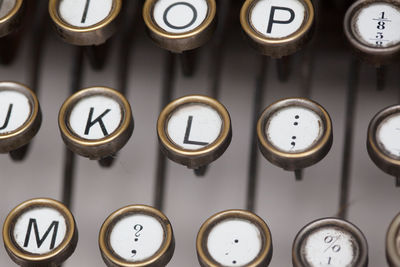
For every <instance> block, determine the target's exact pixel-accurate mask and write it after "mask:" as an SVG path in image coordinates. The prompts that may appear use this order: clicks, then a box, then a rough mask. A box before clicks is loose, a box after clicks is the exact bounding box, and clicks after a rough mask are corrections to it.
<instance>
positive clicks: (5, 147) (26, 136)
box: [0, 82, 42, 153]
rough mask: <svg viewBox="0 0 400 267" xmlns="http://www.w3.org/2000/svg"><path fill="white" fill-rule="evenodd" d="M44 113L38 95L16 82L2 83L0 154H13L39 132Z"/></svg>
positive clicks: (0, 96) (0, 97) (0, 94)
mask: <svg viewBox="0 0 400 267" xmlns="http://www.w3.org/2000/svg"><path fill="white" fill-rule="evenodd" d="M41 123H42V113H41V110H40V105H39V101H38V99H37V98H36V95H35V93H34V92H33V91H31V90H30V89H29V88H28V87H26V86H25V85H23V84H20V83H16V82H0V153H9V152H13V151H15V150H17V149H19V148H21V147H23V146H25V145H27V144H28V143H29V142H30V141H31V139H32V138H33V137H34V136H35V135H36V134H37V132H38V131H39V128H40V125H41Z"/></svg>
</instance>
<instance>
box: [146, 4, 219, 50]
mask: <svg viewBox="0 0 400 267" xmlns="http://www.w3.org/2000/svg"><path fill="white" fill-rule="evenodd" d="M215 14H216V3H215V0H185V1H178V0H146V2H145V4H144V7H143V18H144V21H145V23H146V26H147V28H148V32H149V35H150V37H151V38H152V39H153V40H154V42H156V43H157V44H158V45H159V46H161V47H162V48H164V49H167V50H170V51H172V52H175V53H181V52H183V51H187V50H192V49H195V48H198V47H200V46H202V45H203V44H204V43H205V42H207V41H208V39H210V37H211V36H212V33H213V31H214V28H215V27H214V26H215Z"/></svg>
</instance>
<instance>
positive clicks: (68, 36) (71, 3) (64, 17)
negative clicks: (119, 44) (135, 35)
mask: <svg viewBox="0 0 400 267" xmlns="http://www.w3.org/2000/svg"><path fill="white" fill-rule="evenodd" d="M121 6H122V0H50V2H49V13H50V16H51V19H52V20H53V24H54V26H55V29H56V32H57V34H58V35H59V36H60V37H61V39H63V40H64V41H66V42H68V43H70V44H73V45H82V46H90V45H100V44H102V43H104V42H105V41H106V40H107V39H109V38H110V37H111V36H112V35H113V34H114V33H115V31H116V29H117V26H118V25H117V24H118V22H117V19H118V16H119V14H120V11H121Z"/></svg>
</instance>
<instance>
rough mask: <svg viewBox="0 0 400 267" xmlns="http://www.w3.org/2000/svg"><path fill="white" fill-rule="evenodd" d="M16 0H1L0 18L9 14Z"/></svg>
mask: <svg viewBox="0 0 400 267" xmlns="http://www.w3.org/2000/svg"><path fill="white" fill-rule="evenodd" d="M16 2H17V1H16V0H0V18H3V17H5V16H7V15H8V14H9V13H10V11H11V10H12V9H13V8H14V6H15V4H16Z"/></svg>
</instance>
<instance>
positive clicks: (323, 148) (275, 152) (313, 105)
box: [257, 98, 333, 171]
mask: <svg viewBox="0 0 400 267" xmlns="http://www.w3.org/2000/svg"><path fill="white" fill-rule="evenodd" d="M296 106H297V107H304V108H305V109H309V110H311V111H313V112H315V113H316V114H317V115H318V116H319V117H320V119H321V121H322V123H323V125H324V132H323V134H322V135H321V136H320V138H319V140H318V141H317V142H316V143H315V144H313V145H312V146H311V147H310V148H309V149H307V150H305V151H302V152H297V153H288V152H284V151H281V150H279V149H278V148H276V147H275V146H274V145H273V144H271V142H270V141H269V140H268V138H267V136H266V134H265V128H266V126H267V124H268V121H269V118H271V117H272V115H273V114H275V113H276V112H277V111H279V110H280V109H282V108H287V107H296ZM257 140H258V145H259V148H260V151H261V153H262V154H263V155H264V157H265V158H266V159H267V160H268V161H270V162H271V163H272V164H274V165H277V166H279V167H281V168H283V169H285V170H290V171H294V170H300V169H303V168H306V167H309V166H311V165H313V164H315V163H317V162H319V161H320V160H322V159H323V158H324V157H325V156H326V155H327V154H328V152H329V150H330V148H331V146H332V142H333V136H332V122H331V118H330V116H329V114H328V112H327V111H326V110H325V109H324V108H323V107H322V106H321V105H319V104H318V103H317V102H314V101H312V100H310V99H307V98H285V99H282V100H279V101H277V102H275V103H272V104H271V105H269V106H268V107H267V108H266V109H265V110H264V111H263V113H262V114H261V116H260V118H259V119H258V122H257Z"/></svg>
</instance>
